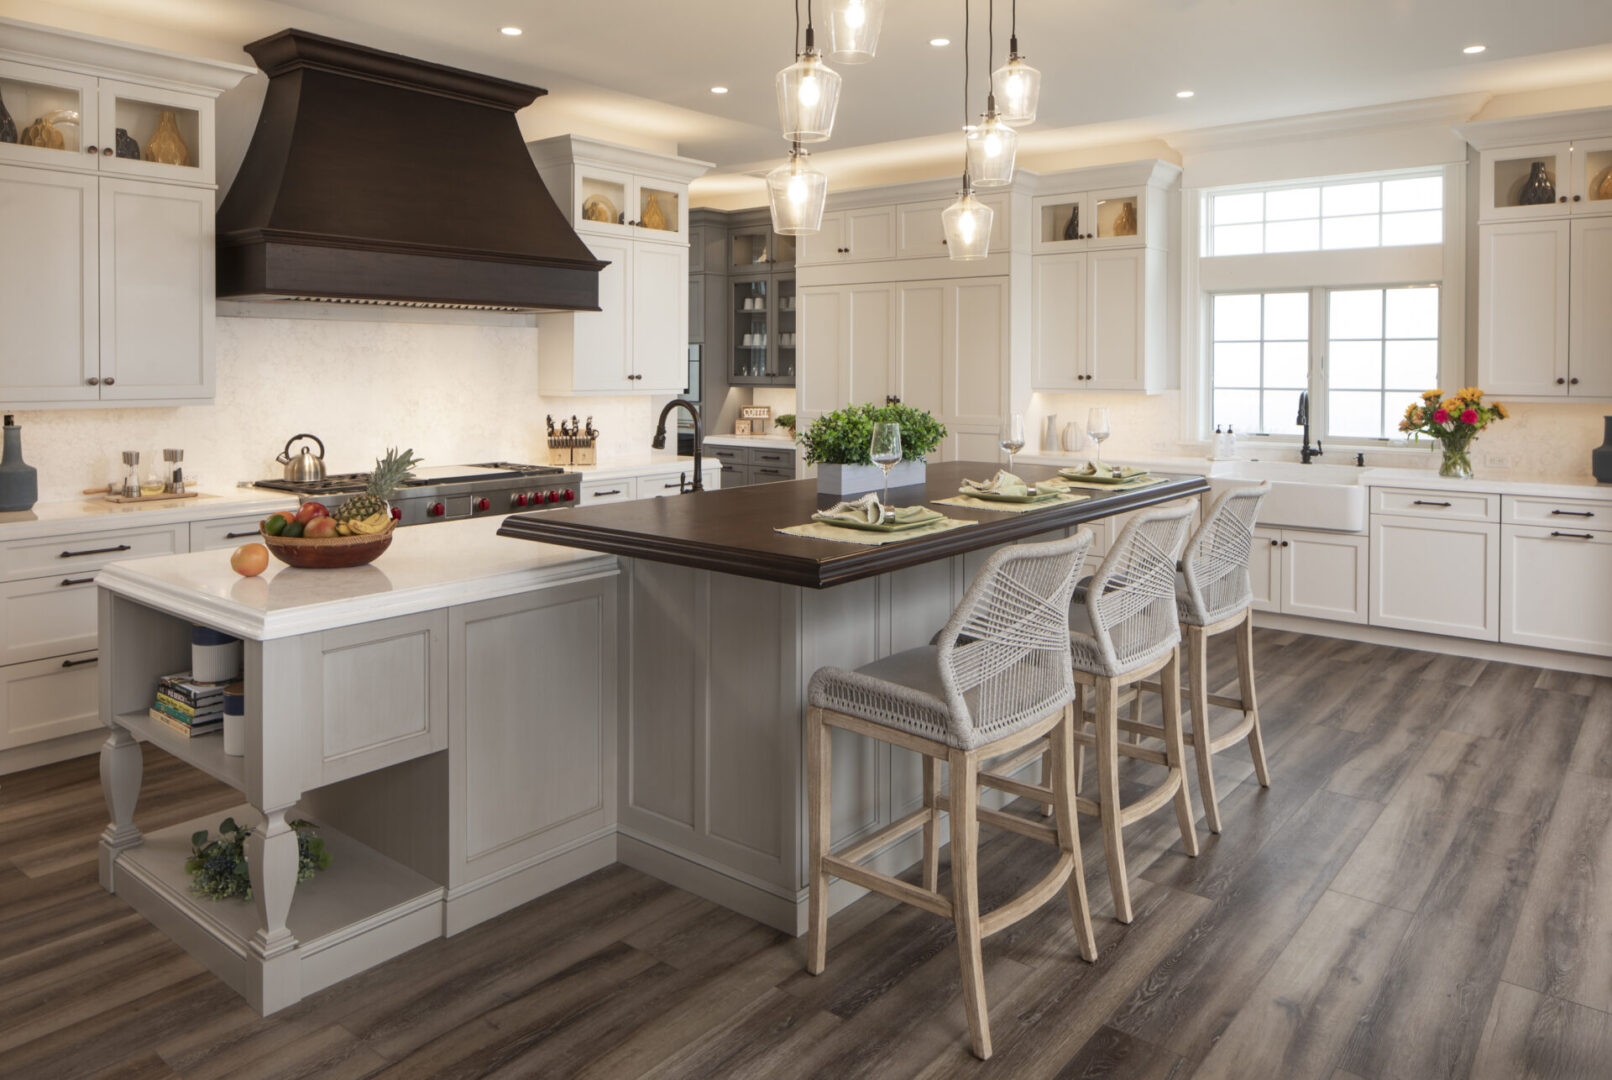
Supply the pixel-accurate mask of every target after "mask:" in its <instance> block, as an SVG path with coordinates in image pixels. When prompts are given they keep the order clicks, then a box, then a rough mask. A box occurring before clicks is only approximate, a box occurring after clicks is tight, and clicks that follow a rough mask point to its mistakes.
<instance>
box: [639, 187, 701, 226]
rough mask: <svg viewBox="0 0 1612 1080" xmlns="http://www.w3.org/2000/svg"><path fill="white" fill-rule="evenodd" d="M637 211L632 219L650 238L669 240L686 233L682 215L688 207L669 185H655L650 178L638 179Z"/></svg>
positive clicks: (686, 211)
mask: <svg viewBox="0 0 1612 1080" xmlns="http://www.w3.org/2000/svg"><path fill="white" fill-rule="evenodd" d="M636 187H637V193H638V194H637V213H636V215H635V216H634V218H633V220H634V221H635V222H636V223H637V225H638V227H639V228H640V229H643V230H645V232H646V233H648V234H649V236H650V238H651V239H657V240H670V239H673V238H682V237H684V236H687V235H688V230H687V229H686V228H684V225H683V217H684V215H685V214H687V213H688V207H686V206H685V205H683V196H682V195H681V194H679V193H678V192H676V191H674V190H672V188H671V187H670V186H669V185H657V184H656V183H655V182H654V181H652V180H640V181H638V183H637V185H636Z"/></svg>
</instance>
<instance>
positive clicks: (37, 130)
mask: <svg viewBox="0 0 1612 1080" xmlns="http://www.w3.org/2000/svg"><path fill="white" fill-rule="evenodd" d="M17 141H18V142H19V143H21V144H22V145H23V146H42V147H44V148H45V149H46V150H65V149H67V140H66V139H64V138H62V133H61V132H59V131H57V130H56V125H55V124H52V123H51V122H50V121H49V120H47V119H45V118H44V117H40V118H39V119H38V120H35V121H34V122H33V123H31V124H29V125H28V126H27V127H25V128H23V129H22V136H21V137H20V138H18V139H17Z"/></svg>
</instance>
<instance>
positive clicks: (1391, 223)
mask: <svg viewBox="0 0 1612 1080" xmlns="http://www.w3.org/2000/svg"><path fill="white" fill-rule="evenodd" d="M1205 202H1206V203H1207V209H1208V238H1209V243H1208V254H1209V255H1210V256H1225V255H1269V254H1275V253H1279V252H1292V251H1341V250H1344V249H1347V248H1374V247H1403V246H1406V245H1411V244H1438V243H1442V242H1443V239H1444V212H1443V211H1444V179H1443V177H1442V175H1441V174H1439V173H1429V174H1426V175H1422V176H1400V177H1392V178H1384V179H1371V180H1359V179H1355V180H1340V181H1338V182H1336V183H1324V182H1322V183H1311V184H1308V185H1304V186H1297V187H1273V188H1266V189H1264V190H1260V191H1232V192H1223V193H1219V194H1214V195H1212V196H1210V197H1209V198H1208V199H1206V200H1205Z"/></svg>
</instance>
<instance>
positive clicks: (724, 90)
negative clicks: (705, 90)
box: [711, 86, 728, 94]
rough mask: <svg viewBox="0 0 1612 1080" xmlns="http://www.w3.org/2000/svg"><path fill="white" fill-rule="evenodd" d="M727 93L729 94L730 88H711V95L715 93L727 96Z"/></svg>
mask: <svg viewBox="0 0 1612 1080" xmlns="http://www.w3.org/2000/svg"><path fill="white" fill-rule="evenodd" d="M727 92H728V88H727V87H725V86H713V87H711V93H713V94H725V93H727Z"/></svg>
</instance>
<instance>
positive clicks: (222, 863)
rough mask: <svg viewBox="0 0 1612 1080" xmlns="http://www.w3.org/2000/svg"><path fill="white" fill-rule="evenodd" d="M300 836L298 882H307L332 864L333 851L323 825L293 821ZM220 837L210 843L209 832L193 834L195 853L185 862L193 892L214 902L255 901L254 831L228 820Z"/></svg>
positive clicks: (203, 830)
mask: <svg viewBox="0 0 1612 1080" xmlns="http://www.w3.org/2000/svg"><path fill="white" fill-rule="evenodd" d="M291 827H292V828H293V829H295V830H296V833H297V880H298V881H307V880H308V879H309V878H311V877H313V876H314V875H315V874H317V873H318V872H319V871H321V870H323V869H325V868H326V867H327V866H329V865H330V852H328V851H326V850H325V842H324V840H323V839H322V838H321V837H320V836H319V835H318V831H317V830H318V828H319V826H317V825H315V824H314V823H313V822H311V821H303V820H302V819H300V818H298V819H296V820H294V821H292V822H291ZM218 833H219V835H218V838H217V839H216V840H210V839H209V838H208V833H207V830H206V829H200V830H198V831H196V832H194V833H191V834H190V846H191V853H190V858H188V859H186V860H185V869H186V870H187V871H189V872H190V887H191V889H192V890H193V891H195V892H198V893H201V894H202V895H203V896H206V897H208V898H209V899H213V900H227V899H229V898H230V897H232V896H238V897H240V898H241V899H242V900H250V899H252V876H251V873H250V872H249V871H248V870H247V866H246V838H247V837H248V836H251V835H252V830H251V829H250V828H244V829H243V828H241V827H240V826H239V825H237V824H235V819H234V818H232V817H230V818H225V819H224V820H223V821H221V822H220V823H219V825H218Z"/></svg>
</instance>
